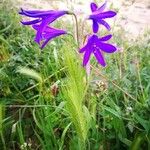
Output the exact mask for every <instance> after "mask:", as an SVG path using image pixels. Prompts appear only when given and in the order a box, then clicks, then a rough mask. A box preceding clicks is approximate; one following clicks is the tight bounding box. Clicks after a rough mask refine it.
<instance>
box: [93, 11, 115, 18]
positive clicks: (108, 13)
mask: <svg viewBox="0 0 150 150" xmlns="http://www.w3.org/2000/svg"><path fill="white" fill-rule="evenodd" d="M115 15H116V12H114V11H106V12H102V13H97V12H95V13H93V15H92V17H93V18H95V19H105V18H112V17H114V16H115Z"/></svg>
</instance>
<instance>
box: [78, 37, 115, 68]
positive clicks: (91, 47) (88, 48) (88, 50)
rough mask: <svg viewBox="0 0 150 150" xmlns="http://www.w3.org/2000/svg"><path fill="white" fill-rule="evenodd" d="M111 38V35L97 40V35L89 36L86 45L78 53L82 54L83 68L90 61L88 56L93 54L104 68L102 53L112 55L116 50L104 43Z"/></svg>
mask: <svg viewBox="0 0 150 150" xmlns="http://www.w3.org/2000/svg"><path fill="white" fill-rule="evenodd" d="M111 37H112V35H111V34H109V35H106V36H104V37H101V38H99V37H98V36H97V35H91V36H90V37H89V38H88V40H87V43H86V45H85V46H84V47H83V48H81V49H80V53H84V57H83V66H86V65H87V64H88V62H89V60H90V56H91V54H92V53H93V54H94V56H95V57H96V59H97V61H98V63H99V64H101V65H102V66H103V67H105V66H106V62H105V59H104V56H103V52H106V53H114V52H115V51H116V50H117V48H116V47H115V46H113V45H111V44H108V43H106V41H108V40H109V39H110V38H111Z"/></svg>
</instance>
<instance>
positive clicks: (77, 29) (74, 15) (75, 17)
mask: <svg viewBox="0 0 150 150" xmlns="http://www.w3.org/2000/svg"><path fill="white" fill-rule="evenodd" d="M69 14H70V15H73V17H74V19H75V26H76V31H75V32H76V42H77V43H78V47H79V46H80V42H79V26H78V19H77V16H76V14H74V13H69Z"/></svg>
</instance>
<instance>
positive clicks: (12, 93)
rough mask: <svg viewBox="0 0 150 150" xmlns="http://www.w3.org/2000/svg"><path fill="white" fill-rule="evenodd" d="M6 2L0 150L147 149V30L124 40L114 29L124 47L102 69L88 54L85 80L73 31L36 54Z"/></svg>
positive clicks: (0, 57) (0, 34)
mask: <svg viewBox="0 0 150 150" xmlns="http://www.w3.org/2000/svg"><path fill="white" fill-rule="evenodd" d="M10 5H11V4H7V3H5V4H4V5H0V147H1V149H3V150H18V149H24V150H26V149H27V150H36V149H43V150H52V149H54V150H55V149H56V150H63V149H65V150H66V149H70V150H78V149H89V150H99V149H102V150H120V149H131V150H138V149H139V150H140V149H145V150H146V149H150V115H149V114H150V109H149V108H150V60H149V58H150V51H149V49H150V38H149V31H147V32H146V33H145V34H144V35H143V36H141V37H139V38H138V39H137V40H136V41H133V42H130V43H129V41H127V40H126V39H125V38H124V36H123V31H122V30H121V31H120V33H119V32H118V33H114V42H115V43H117V44H118V45H119V47H123V51H122V52H118V53H115V54H113V55H111V56H109V55H107V56H106V59H107V64H108V66H107V67H106V68H101V67H100V66H99V65H98V64H97V63H95V60H94V59H92V63H93V65H94V68H96V69H94V70H93V71H92V72H91V76H90V78H89V79H87V78H86V73H85V70H84V68H82V66H81V63H82V62H81V60H80V56H79V55H78V54H76V52H75V50H76V49H77V46H76V43H75V42H74V39H73V38H72V37H71V36H68V37H62V38H61V37H60V38H57V39H55V40H53V41H52V42H50V43H49V44H48V45H47V47H46V48H45V49H44V50H43V51H41V50H40V49H39V47H38V45H37V44H36V43H34V41H33V38H34V32H33V30H32V29H30V28H29V27H23V26H21V25H20V23H19V21H20V18H19V15H18V14H17V11H16V10H15V9H14V10H13V9H11V11H10V10H9V8H10ZM60 25H61V23H60V24H57V26H60ZM68 28H70V27H68Z"/></svg>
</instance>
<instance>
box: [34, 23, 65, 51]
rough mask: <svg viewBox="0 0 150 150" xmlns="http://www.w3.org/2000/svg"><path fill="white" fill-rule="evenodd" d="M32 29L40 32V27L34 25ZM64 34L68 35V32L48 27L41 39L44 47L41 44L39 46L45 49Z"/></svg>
mask: <svg viewBox="0 0 150 150" xmlns="http://www.w3.org/2000/svg"><path fill="white" fill-rule="evenodd" d="M32 27H33V28H34V29H35V30H36V31H37V32H38V31H39V28H40V25H32ZM63 34H67V32H66V31H64V30H60V29H56V28H52V27H48V26H47V27H45V29H44V30H43V32H42V34H41V37H40V39H41V41H42V45H41V42H40V43H39V45H41V49H43V48H44V47H45V46H46V44H47V43H48V42H49V41H50V40H52V39H53V38H56V37H57V36H60V35H63Z"/></svg>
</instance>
